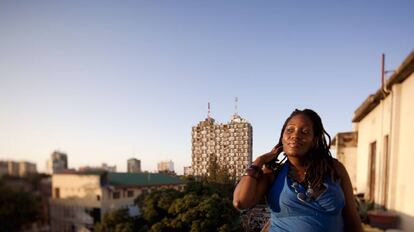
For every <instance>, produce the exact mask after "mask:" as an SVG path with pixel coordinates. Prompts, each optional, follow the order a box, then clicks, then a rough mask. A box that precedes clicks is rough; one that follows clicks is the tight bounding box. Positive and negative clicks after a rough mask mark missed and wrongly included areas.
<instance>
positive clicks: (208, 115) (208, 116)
mask: <svg viewBox="0 0 414 232" xmlns="http://www.w3.org/2000/svg"><path fill="white" fill-rule="evenodd" d="M207 118H210V102H209V103H208V113H207Z"/></svg>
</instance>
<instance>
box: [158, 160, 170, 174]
mask: <svg viewBox="0 0 414 232" xmlns="http://www.w3.org/2000/svg"><path fill="white" fill-rule="evenodd" d="M157 169H158V172H165V173H173V172H174V162H172V160H166V161H160V162H158V164H157Z"/></svg>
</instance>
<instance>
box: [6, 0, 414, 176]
mask: <svg viewBox="0 0 414 232" xmlns="http://www.w3.org/2000/svg"><path fill="white" fill-rule="evenodd" d="M413 9H414V3H413V2H412V1H40V2H39V1H4V0H0V159H16V160H23V159H24V160H29V161H32V162H36V163H37V165H38V169H40V170H41V171H43V170H44V168H45V162H46V160H47V159H48V158H49V156H50V154H51V153H52V152H53V150H55V149H60V150H62V151H64V152H66V153H68V155H69V165H70V166H71V167H78V166H82V165H100V164H101V163H103V162H106V163H108V164H109V165H117V167H118V170H119V171H125V170H126V160H127V159H128V158H130V157H136V158H138V159H141V162H142V166H143V168H144V169H145V170H150V171H151V170H155V169H156V163H157V162H158V161H160V160H169V159H171V160H173V161H174V163H175V169H176V171H177V172H178V173H182V167H183V166H184V165H189V164H190V163H191V126H193V125H195V124H197V123H198V122H199V121H201V120H203V119H204V118H205V117H206V115H207V102H211V107H212V117H214V118H215V119H216V120H217V121H219V122H228V121H229V120H230V117H231V115H232V114H233V113H234V98H235V97H236V96H237V97H238V98H239V113H240V115H241V116H242V117H244V118H246V119H247V120H248V121H249V122H250V123H251V124H252V126H253V130H254V132H253V134H254V137H253V143H254V147H253V157H256V156H258V155H260V154H262V153H264V152H266V151H268V150H269V149H271V148H272V146H273V145H274V143H275V142H276V141H277V139H278V135H279V131H280V129H281V126H282V123H283V121H284V119H285V118H286V117H287V116H288V115H289V114H290V112H291V111H292V110H294V109H295V108H312V109H314V110H316V111H317V112H318V113H319V114H320V115H321V117H322V119H323V121H324V123H325V127H326V128H327V130H328V132H329V133H330V134H331V135H332V136H334V135H335V134H336V133H337V132H340V131H348V130H351V118H352V115H353V112H354V111H355V109H356V108H357V107H358V106H359V105H360V104H361V103H362V102H363V101H364V100H365V98H366V97H367V96H368V95H369V94H371V93H373V92H375V91H376V90H377V89H378V88H379V86H380V57H381V53H383V52H384V53H385V54H386V68H387V69H388V70H392V69H396V68H397V67H398V65H400V63H401V62H402V61H403V59H404V58H405V57H406V56H407V55H408V54H409V53H410V52H411V51H412V49H413V41H414V28H413V25H412V22H414V10H413Z"/></svg>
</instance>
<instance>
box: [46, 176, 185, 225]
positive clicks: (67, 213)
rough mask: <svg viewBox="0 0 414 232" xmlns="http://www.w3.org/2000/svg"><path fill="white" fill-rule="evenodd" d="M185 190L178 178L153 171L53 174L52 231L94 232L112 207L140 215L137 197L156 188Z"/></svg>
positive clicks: (51, 200) (132, 214)
mask: <svg viewBox="0 0 414 232" xmlns="http://www.w3.org/2000/svg"><path fill="white" fill-rule="evenodd" d="M168 188H173V189H177V190H180V191H181V190H183V189H184V182H183V181H182V180H180V179H179V178H177V177H174V176H170V175H165V174H154V173H113V172H85V173H82V172H76V173H73V172H68V173H64V172H62V173H57V174H53V176H52V198H51V199H50V220H51V231H52V232H54V231H93V227H94V225H95V224H96V222H98V221H100V220H101V219H102V218H103V215H104V214H105V213H106V212H108V211H111V210H116V209H121V208H125V209H128V210H129V214H130V216H136V215H138V214H139V209H138V208H137V207H136V206H135V205H134V200H135V198H136V197H138V196H139V195H140V194H142V193H144V192H150V191H152V190H155V189H168Z"/></svg>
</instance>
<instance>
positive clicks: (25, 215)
mask: <svg viewBox="0 0 414 232" xmlns="http://www.w3.org/2000/svg"><path fill="white" fill-rule="evenodd" d="M39 204H40V202H39V199H38V198H36V197H35V196H33V195H32V194H31V193H29V192H24V191H18V190H13V189H10V188H8V187H6V186H4V185H3V184H2V183H0V231H19V230H20V229H22V228H23V227H25V226H28V225H30V224H31V223H33V222H35V221H36V220H37V219H38V216H39V215H40V212H39Z"/></svg>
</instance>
